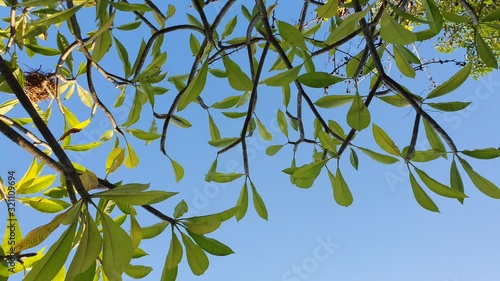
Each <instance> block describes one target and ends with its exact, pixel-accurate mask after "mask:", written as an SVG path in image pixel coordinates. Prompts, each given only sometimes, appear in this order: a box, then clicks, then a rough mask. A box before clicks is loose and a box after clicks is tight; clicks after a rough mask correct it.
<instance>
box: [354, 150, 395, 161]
mask: <svg viewBox="0 0 500 281" xmlns="http://www.w3.org/2000/svg"><path fill="white" fill-rule="evenodd" d="M359 149H360V150H361V151H363V153H365V154H366V155H368V157H370V158H371V159H373V160H375V161H377V162H380V163H382V164H394V163H396V162H398V161H399V160H398V159H397V158H395V157H392V156H389V155H384V154H381V153H378V152H375V151H372V150H369V149H366V148H362V147H360V148H359Z"/></svg>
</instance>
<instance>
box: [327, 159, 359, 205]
mask: <svg viewBox="0 0 500 281" xmlns="http://www.w3.org/2000/svg"><path fill="white" fill-rule="evenodd" d="M328 177H329V178H330V182H331V184H332V187H333V198H334V199H335V202H337V204H339V205H340V206H344V207H348V206H350V205H351V204H352V202H353V198H352V193H351V191H350V190H349V186H348V185H347V183H346V181H345V180H344V177H343V176H342V173H341V172H340V169H339V168H338V167H337V172H336V173H335V177H334V176H333V174H332V173H330V171H328Z"/></svg>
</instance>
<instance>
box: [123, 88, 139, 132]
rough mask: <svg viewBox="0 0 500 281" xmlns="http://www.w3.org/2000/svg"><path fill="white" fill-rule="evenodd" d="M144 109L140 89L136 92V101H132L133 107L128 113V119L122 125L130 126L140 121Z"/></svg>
mask: <svg viewBox="0 0 500 281" xmlns="http://www.w3.org/2000/svg"><path fill="white" fill-rule="evenodd" d="M141 111H142V102H141V97H140V94H139V90H137V91H136V92H135V95H134V101H133V102H132V108H130V113H129V114H128V117H127V121H126V122H125V123H123V125H122V126H124V127H130V126H132V125H133V124H135V123H136V122H137V121H139V118H140V115H141Z"/></svg>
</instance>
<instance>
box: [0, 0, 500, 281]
mask: <svg viewBox="0 0 500 281" xmlns="http://www.w3.org/2000/svg"><path fill="white" fill-rule="evenodd" d="M167 2H168V1H151V0H144V1H126V0H123V1H119V0H117V1H104V0H95V1H92V0H66V1H58V0H27V1H17V0H0V5H2V6H3V7H2V11H5V13H4V14H5V15H7V14H8V13H7V11H8V12H10V14H9V16H8V17H7V18H6V20H5V21H4V24H3V28H2V30H1V31H0V38H1V41H0V49H1V50H2V56H1V58H0V72H1V74H2V75H1V77H0V79H1V80H0V91H1V92H2V94H1V100H0V131H1V132H2V134H3V135H4V136H5V137H6V138H7V139H9V140H10V141H12V142H14V143H15V144H17V145H18V146H19V151H20V153H29V154H31V155H32V156H33V161H32V162H31V164H30V165H29V168H28V169H27V170H26V171H25V173H24V174H23V175H21V174H19V175H14V173H13V172H12V174H10V173H11V172H9V175H7V176H5V175H4V176H3V181H2V188H1V190H2V191H3V192H2V195H3V196H2V197H3V200H4V201H5V202H6V203H7V211H8V212H7V213H6V215H7V216H8V218H9V219H15V213H14V212H11V211H10V209H9V204H10V203H11V202H14V201H15V202H18V203H21V204H24V205H27V206H29V207H31V208H32V209H33V210H34V212H35V211H36V212H41V213H50V214H54V216H53V217H52V220H51V221H50V222H49V223H47V224H43V225H40V226H39V227H37V228H35V229H32V230H31V231H29V232H27V233H26V234H23V233H21V230H20V229H19V228H16V227H14V229H13V230H12V229H7V230H6V232H5V233H6V235H4V241H3V244H2V245H3V247H2V248H0V256H3V257H4V259H3V261H2V262H0V279H1V280H7V279H8V277H9V276H10V275H11V274H25V275H26V276H25V279H24V280H99V279H102V280H122V276H123V275H124V274H126V275H128V276H130V277H133V278H148V277H147V276H148V274H150V272H151V271H152V270H153V268H152V267H150V266H148V265H138V264H140V262H141V260H140V257H142V256H144V255H145V254H146V253H145V252H144V251H143V250H142V249H141V247H140V245H141V241H142V240H145V239H159V237H160V236H159V235H160V234H161V235H164V236H167V237H168V239H169V241H170V242H169V247H168V249H169V250H168V252H165V253H164V255H163V258H164V259H165V262H164V266H163V268H154V270H156V271H161V272H162V273H161V280H175V279H176V277H177V272H178V266H179V264H180V262H181V260H183V259H185V260H187V263H188V265H189V267H190V269H191V271H192V273H193V274H195V275H201V274H203V273H204V272H205V271H206V270H207V268H208V265H209V255H208V254H210V255H215V256H226V255H230V254H232V253H233V251H232V249H231V248H230V247H229V246H227V245H225V244H224V243H223V242H221V241H218V240H216V238H214V237H216V236H217V234H216V233H214V234H212V232H214V231H216V230H217V229H218V228H219V227H220V226H221V225H222V223H223V222H226V221H228V220H230V219H233V218H234V219H236V220H238V221H239V220H242V219H244V217H245V215H246V214H247V213H248V212H256V213H257V214H258V215H259V216H260V217H261V218H262V219H264V220H267V219H268V216H269V214H268V209H267V207H266V203H265V202H266V198H265V197H263V196H261V193H260V192H259V191H260V189H259V188H258V185H257V184H255V182H254V181H252V179H253V177H254V175H253V173H252V172H251V170H252V165H250V163H249V158H250V152H249V149H248V146H249V142H251V141H252V140H254V139H261V140H264V141H266V142H267V143H268V145H267V147H266V149H265V153H266V154H267V155H269V156H274V155H277V154H278V153H281V154H283V153H284V151H288V154H289V155H287V159H289V160H288V161H289V163H290V164H289V165H288V166H284V167H283V173H285V174H287V175H289V178H290V183H291V184H293V185H295V186H297V187H298V188H304V189H307V188H310V187H312V186H313V185H314V182H315V180H316V179H317V178H318V177H326V178H328V179H329V180H330V181H331V188H332V192H333V201H334V202H335V203H336V204H339V205H341V206H345V207H347V206H350V205H351V204H352V203H353V201H354V200H355V196H353V193H352V192H351V189H350V185H349V182H348V180H346V179H345V177H344V175H343V172H344V171H345V170H347V169H354V170H358V167H359V166H360V165H368V164H365V163H364V162H366V163H369V165H373V162H371V161H372V160H373V161H374V162H378V163H380V164H384V165H392V164H395V163H404V165H405V166H406V167H407V171H406V173H407V174H408V176H409V184H408V192H412V193H413V195H414V197H415V200H416V202H417V203H418V204H419V205H420V206H421V207H422V208H424V209H426V210H428V211H431V212H439V207H438V205H437V204H436V203H435V202H434V200H433V199H432V196H442V197H447V198H450V200H457V201H459V202H460V203H463V202H464V201H465V200H466V199H467V198H468V196H467V190H466V188H465V185H464V182H463V181H464V179H465V178H468V179H470V181H471V182H472V183H473V185H474V186H475V187H476V188H477V189H479V190H480V191H481V192H482V193H484V194H485V195H486V196H489V197H491V198H495V199H500V189H499V188H498V187H497V186H496V185H495V184H494V183H493V182H492V181H490V180H488V179H487V178H486V177H484V176H482V175H481V173H480V172H479V171H477V170H475V169H474V167H473V166H472V165H471V164H469V161H470V159H471V158H472V159H483V160H488V159H493V158H497V157H499V156H500V149H498V148H496V147H486V148H484V147H475V148H461V147H458V146H457V145H456V144H455V140H454V138H452V136H450V134H449V133H448V132H447V131H446V130H445V129H444V128H443V127H442V125H441V124H440V123H439V122H438V121H436V119H435V115H436V114H437V113H442V112H458V111H461V110H464V109H466V108H467V107H468V106H469V105H470V102H464V101H457V100H455V99H454V97H453V95H451V93H453V92H456V91H460V86H461V85H462V84H463V83H464V82H465V81H466V80H467V79H468V78H469V77H472V78H478V77H480V76H482V75H484V74H486V73H488V72H490V71H495V69H498V58H499V57H500V42H499V40H498V38H500V4H498V3H497V2H496V1H491V0H490V1H487V0H484V1H470V0H459V1H439V2H435V1H434V0H422V1H412V0H403V1H392V0H378V1H367V0H364V1H363V0H354V1H344V0H329V1H316V0H305V1H264V0H256V1H236V0H227V1H214V0H207V1H200V0H193V1H178V2H175V3H167ZM181 10H182V11H181ZM184 11H187V12H184ZM434 47H435V48H434ZM440 52H441V53H440ZM445 53H452V54H451V55H449V54H445ZM450 65H451V66H453V67H452V68H450ZM445 66H446V67H448V68H447V69H454V71H455V72H454V73H445V74H442V73H439V74H436V73H435V72H439V70H440V67H445ZM436 75H437V76H438V77H444V76H443V75H445V76H446V78H445V79H444V80H442V79H441V78H439V79H437V80H436V79H435V78H434V77H435V76H436ZM413 80H419V81H421V83H419V84H420V88H418V89H415V88H414V87H412V86H409V84H410V82H409V81H413ZM438 81H439V82H438ZM221 89H224V90H221ZM276 91H278V92H279V93H280V94H281V102H280V103H277V104H273V105H269V104H265V102H267V101H268V100H267V99H266V94H268V93H270V92H273V93H274V92H276ZM75 93H76V95H75ZM262 101H264V104H263V102H262ZM263 107H265V108H266V109H267V110H269V108H270V107H274V111H273V120H272V122H271V123H269V122H266V121H267V120H263V118H260V116H261V112H260V111H259V109H261V108H263ZM401 108H404V109H405V110H407V111H408V112H409V113H408V116H411V117H412V121H411V122H408V124H406V125H405V127H404V128H401V130H402V131H404V132H406V133H407V142H406V143H402V142H399V141H395V140H394V138H393V137H391V135H390V134H389V133H388V131H389V130H388V128H391V126H392V127H393V126H396V125H395V124H400V123H398V122H395V121H394V120H389V118H384V116H387V115H388V114H390V112H392V111H398V110H401ZM200 112H201V113H200ZM96 116H101V117H102V119H100V120H105V121H106V122H104V123H103V122H100V120H99V119H98V118H96ZM202 116H203V117H202ZM198 118H205V120H206V121H205V122H206V123H207V130H206V131H198V132H194V134H195V135H196V137H197V138H203V139H204V140H206V142H207V144H206V147H204V148H198V147H196V148H193V149H192V151H187V152H185V153H184V154H183V153H180V152H178V151H172V150H171V149H169V144H171V143H173V142H183V141H188V140H185V139H183V135H182V134H181V133H178V131H174V132H172V131H173V129H172V125H175V126H177V127H180V128H182V129H183V130H186V131H189V130H193V128H192V124H191V123H192V122H193V120H194V119H198ZM379 120H382V121H380V122H379ZM271 126H275V127H276V129H277V130H272V129H271ZM397 126H399V125H397ZM34 129H37V131H35V130H34ZM96 132H98V133H97V135H96ZM422 139H424V140H426V141H427V142H428V144H429V147H428V148H426V149H421V148H419V147H418V146H417V141H418V140H422ZM144 144H146V145H147V146H146V148H143V147H142V146H143V145H144ZM139 146H140V147H141V148H139V149H138V147H139ZM287 149H288V150H287ZM205 150H208V151H209V153H210V155H212V157H213V158H212V159H213V160H211V161H210V162H209V163H208V165H207V167H206V168H207V171H206V175H205V181H206V182H215V183H224V184H225V183H231V184H232V185H238V186H242V187H241V191H240V193H239V196H238V197H237V198H234V204H233V207H231V208H229V209H226V210H220V212H218V213H206V214H196V215H192V213H190V207H192V206H190V205H189V204H188V202H186V201H184V200H177V199H176V196H175V195H176V194H177V192H172V191H166V190H163V189H162V188H161V184H162V183H156V182H153V183H151V185H153V186H154V188H152V189H154V190H149V187H150V184H149V183H146V182H140V183H138V182H134V181H130V182H129V181H121V180H120V179H119V178H114V177H113V175H115V174H117V173H118V172H120V171H124V170H125V171H133V169H134V168H135V167H137V166H138V165H139V163H140V161H141V162H147V156H145V155H146V153H149V151H153V152H154V153H162V154H164V156H165V157H166V158H167V159H168V160H169V162H170V164H171V167H170V168H171V171H172V173H171V175H172V176H173V177H174V180H175V181H176V182H177V183H179V184H182V181H183V179H184V178H185V176H186V177H187V176H189V175H187V174H186V175H185V170H184V167H185V166H189V165H192V163H191V162H189V161H195V160H192V157H188V156H186V155H187V154H191V156H193V155H195V156H197V155H201V151H205ZM136 151H137V152H136ZM146 151H147V152H146ZM233 151H235V152H237V153H238V155H239V156H240V159H241V160H240V162H239V163H240V165H241V167H242V169H239V170H238V169H236V168H234V167H233V168H232V170H231V169H229V170H228V169H227V167H226V169H223V168H222V167H220V166H219V165H218V163H219V161H220V159H222V158H223V157H225V155H227V154H228V153H231V152H233ZM138 152H140V153H138ZM142 153H144V155H142ZM285 153H286V152H285ZM94 155H95V156H94ZM102 155H105V157H104V158H103V159H104V160H103V163H99V165H100V166H101V167H102V168H101V169H99V170H96V169H89V168H87V167H88V166H91V165H92V164H95V163H94V162H95V159H100V158H99V156H102ZM94 157H95V158H94ZM183 157H185V158H186V159H188V158H189V159H191V160H189V161H185V160H184V158H183ZM200 158H202V157H200ZM441 160H445V162H442V161H441ZM2 161H7V160H5V159H4V160H2ZM435 161H441V162H439V163H440V165H447V167H449V175H448V177H449V181H448V182H442V181H440V180H437V179H435V178H434V176H435V175H433V173H432V171H429V170H425V166H426V165H420V163H423V162H435ZM443 163H446V164H443ZM149 165H151V166H154V165H155V164H154V163H150V164H149ZM183 166H184V167H183ZM349 166H350V167H349ZM128 173H132V172H128ZM131 175H132V174H131ZM410 190H411V191H410ZM176 200H177V201H176ZM162 201H169V202H175V204H174V205H175V207H174V208H172V209H166V208H162V207H158V206H153V205H155V204H157V203H160V202H162ZM332 204H333V202H332ZM252 205H253V207H252ZM162 206H163V205H162ZM252 209H253V210H252ZM36 212H35V216H36V215H37V214H36ZM140 214H141V216H139V215H140ZM144 214H148V215H150V216H152V217H156V218H157V219H158V223H155V224H152V225H144V223H143V222H142V221H141V220H140V217H142V216H143V215H144ZM17 219H18V220H19V221H20V223H22V221H23V220H25V219H26V220H28V219H29V218H25V217H19V218H17ZM58 228H59V229H62V230H61V231H62V232H61V235H60V237H55V239H54V242H53V243H48V242H47V241H49V240H50V239H49V240H47V239H48V237H49V236H51V234H53V232H54V231H55V230H56V229H58ZM9 237H12V238H11V239H10V240H12V242H13V243H12V244H11V243H10V240H9ZM116 241H120V243H115V242H116ZM162 241H165V239H163V240H162ZM41 246H46V250H44V248H40V247H41ZM34 249H39V250H36V251H37V254H36V255H35V254H34V252H35V250H34ZM2 252H3V253H2ZM26 253H28V254H26ZM20 260H22V261H23V264H20V263H18V261H20Z"/></svg>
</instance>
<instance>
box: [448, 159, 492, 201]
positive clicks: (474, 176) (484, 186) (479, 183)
mask: <svg viewBox="0 0 500 281" xmlns="http://www.w3.org/2000/svg"><path fill="white" fill-rule="evenodd" d="M458 160H459V161H460V164H462V168H463V169H464V170H465V172H466V173H467V175H468V176H469V178H470V179H471V181H472V183H473V184H474V185H475V186H476V187H477V189H479V191H481V192H482V193H484V194H485V195H487V196H489V197H491V198H495V199H500V189H499V188H498V187H497V186H496V185H495V184H494V183H492V182H491V181H489V180H488V179H486V178H484V177H483V176H481V175H480V174H478V173H477V172H476V171H474V170H473V169H472V168H471V166H470V165H469V163H467V161H465V160H464V159H462V158H460V157H458Z"/></svg>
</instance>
